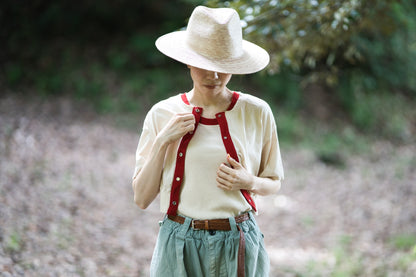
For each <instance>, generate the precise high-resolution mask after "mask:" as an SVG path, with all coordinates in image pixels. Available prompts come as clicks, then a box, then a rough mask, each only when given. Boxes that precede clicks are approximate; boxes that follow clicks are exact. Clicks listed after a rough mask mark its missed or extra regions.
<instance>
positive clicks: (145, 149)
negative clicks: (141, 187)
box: [133, 111, 156, 178]
mask: <svg viewBox="0 0 416 277" xmlns="http://www.w3.org/2000/svg"><path fill="white" fill-rule="evenodd" d="M155 138H156V131H155V126H154V123H153V120H152V112H151V111H150V112H149V113H148V114H147V115H146V118H145V120H144V123H143V128H142V132H141V135H140V139H139V143H138V145H137V150H136V166H135V168H134V174H133V178H134V177H136V175H137V173H138V172H139V171H140V170H141V169H142V167H143V165H144V163H145V161H146V159H147V157H148V155H149V153H150V150H151V148H152V144H153V141H154V140H155Z"/></svg>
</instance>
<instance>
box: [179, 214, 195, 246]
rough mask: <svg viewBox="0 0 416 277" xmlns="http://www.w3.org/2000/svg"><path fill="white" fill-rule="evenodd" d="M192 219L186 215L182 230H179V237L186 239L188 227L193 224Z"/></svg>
mask: <svg viewBox="0 0 416 277" xmlns="http://www.w3.org/2000/svg"><path fill="white" fill-rule="evenodd" d="M191 221H192V219H191V218H189V217H185V222H184V223H183V224H182V226H181V228H180V231H179V232H178V237H180V238H181V239H183V240H185V236H186V232H188V229H189V227H190V226H191Z"/></svg>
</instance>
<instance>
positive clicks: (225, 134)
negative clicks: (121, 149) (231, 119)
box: [216, 112, 257, 212]
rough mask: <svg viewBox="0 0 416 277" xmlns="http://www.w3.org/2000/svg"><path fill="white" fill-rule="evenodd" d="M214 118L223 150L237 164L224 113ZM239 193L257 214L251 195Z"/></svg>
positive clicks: (244, 191) (235, 152) (245, 192)
mask: <svg viewBox="0 0 416 277" xmlns="http://www.w3.org/2000/svg"><path fill="white" fill-rule="evenodd" d="M216 117H217V120H218V124H219V125H220V130H221V138H222V141H223V143H224V146H225V150H227V153H228V154H229V155H230V156H231V158H233V159H234V160H236V161H237V162H239V159H238V155H237V151H236V150H235V147H234V143H233V141H232V139H231V136H230V131H229V129H228V123H227V118H226V117H225V113H224V112H222V113H218V114H217V115H216ZM241 193H242V194H243V196H244V198H245V199H246V201H247V202H248V203H249V204H250V206H251V207H252V208H253V210H254V211H256V212H257V208H256V203H254V200H253V198H252V197H251V194H250V193H249V192H248V191H247V190H244V189H242V190H241Z"/></svg>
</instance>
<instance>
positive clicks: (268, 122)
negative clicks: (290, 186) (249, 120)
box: [259, 105, 284, 180]
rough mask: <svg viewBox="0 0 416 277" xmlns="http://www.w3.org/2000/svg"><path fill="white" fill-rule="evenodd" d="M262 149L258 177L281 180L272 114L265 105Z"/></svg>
mask: <svg viewBox="0 0 416 277" xmlns="http://www.w3.org/2000/svg"><path fill="white" fill-rule="evenodd" d="M262 121H263V147H262V153H261V162H260V170H259V177H266V178H271V179H274V180H283V179H284V171H283V164H282V157H281V155H280V147H279V139H278V135H277V128H276V122H275V119H274V116H273V112H272V110H271V109H270V107H269V106H268V105H267V107H266V108H265V111H264V114H263V120H262Z"/></svg>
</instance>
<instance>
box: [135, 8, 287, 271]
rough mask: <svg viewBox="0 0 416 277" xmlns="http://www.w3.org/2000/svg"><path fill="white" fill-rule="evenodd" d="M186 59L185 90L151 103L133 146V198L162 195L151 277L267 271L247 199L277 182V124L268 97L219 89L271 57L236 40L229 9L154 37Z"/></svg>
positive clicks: (197, 16) (202, 13)
mask: <svg viewBox="0 0 416 277" xmlns="http://www.w3.org/2000/svg"><path fill="white" fill-rule="evenodd" d="M156 46H157V48H158V49H159V50H160V51H161V52H162V53H164V54H165V55H167V56H169V57H171V58H173V59H176V60H178V61H180V62H182V63H184V64H186V65H187V66H188V68H189V70H190V75H191V78H192V80H193V89H192V90H191V91H189V92H187V93H183V94H180V95H176V96H173V97H170V98H168V99H166V100H163V101H161V102H159V103H157V104H156V105H155V106H153V107H152V109H151V110H150V111H149V113H148V114H147V116H146V119H145V121H144V125H143V130H142V134H141V137H140V141H139V145H138V148H137V152H136V168H135V173H134V178H133V190H134V199H135V202H136V204H137V205H138V206H139V207H140V208H142V209H145V208H146V207H147V206H148V205H149V204H150V203H151V202H152V201H153V200H154V199H155V198H156V196H157V195H158V194H159V193H160V208H161V211H162V212H163V213H166V214H167V216H166V217H165V219H164V221H163V222H162V223H161V228H160V231H159V236H158V240H157V243H156V247H155V250H154V253H153V258H152V263H151V269H150V271H151V276H227V277H228V276H236V275H238V276H268V273H269V259H268V256H267V253H266V251H265V249H264V242H263V237H262V234H261V232H260V230H259V228H258V226H257V224H256V222H255V219H254V216H253V213H255V212H256V205H255V201H254V197H255V196H256V195H268V194H272V193H276V192H277V191H278V190H279V188H280V181H281V180H282V179H283V168H282V162H281V157H280V150H279V143H278V138H277V132H276V125H275V121H274V118H273V114H272V111H271V109H270V107H269V106H268V105H267V104H266V102H264V101H262V100H260V99H258V98H256V97H254V96H251V95H249V94H245V93H241V92H238V93H237V92H234V91H231V90H229V89H228V88H227V84H228V82H229V81H230V79H231V76H232V74H248V73H253V72H257V71H259V70H261V69H263V68H264V67H265V66H266V65H267V64H268V62H269V55H268V54H267V52H266V51H265V50H263V49H262V48H260V47H259V46H257V45H255V44H252V43H250V42H248V41H245V40H243V38H242V30H241V26H240V19H239V16H238V14H237V12H236V11H235V10H233V9H228V8H221V9H210V8H206V7H202V6H199V7H197V8H196V9H195V10H194V11H193V13H192V15H191V17H190V19H189V23H188V26H187V29H186V31H179V32H173V33H169V34H166V35H164V36H162V37H160V38H159V39H158V40H157V41H156Z"/></svg>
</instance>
